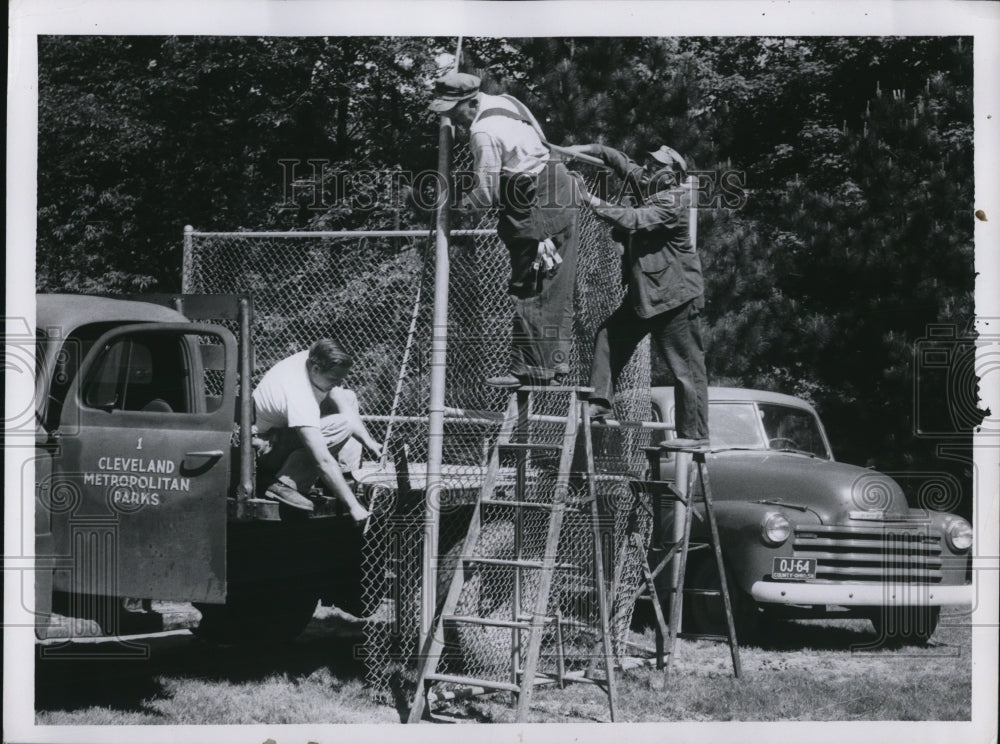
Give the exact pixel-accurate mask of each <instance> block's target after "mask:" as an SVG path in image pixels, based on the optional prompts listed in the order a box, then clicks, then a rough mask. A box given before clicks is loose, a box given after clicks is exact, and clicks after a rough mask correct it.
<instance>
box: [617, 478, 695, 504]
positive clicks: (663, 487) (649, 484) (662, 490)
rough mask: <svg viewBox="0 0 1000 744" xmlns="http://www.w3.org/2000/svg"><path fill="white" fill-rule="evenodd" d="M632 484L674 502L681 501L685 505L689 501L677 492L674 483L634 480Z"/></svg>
mask: <svg viewBox="0 0 1000 744" xmlns="http://www.w3.org/2000/svg"><path fill="white" fill-rule="evenodd" d="M631 483H633V484H635V486H637V487H638V488H639V490H641V491H645V492H646V493H649V494H653V495H654V496H663V497H666V498H668V499H670V500H672V501H680V502H681V503H685V504H686V503H687V501H688V499H687V498H685V497H684V496H682V495H681V494H680V493H679V492H678V491H677V489H676V488H675V487H674V484H673V482H672V481H658V480H634V481H631Z"/></svg>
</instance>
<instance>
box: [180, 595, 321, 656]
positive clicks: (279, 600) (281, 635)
mask: <svg viewBox="0 0 1000 744" xmlns="http://www.w3.org/2000/svg"><path fill="white" fill-rule="evenodd" d="M318 601H319V597H318V596H317V595H316V594H315V593H313V592H308V591H294V592H293V591H288V592H267V593H265V592H260V593H245V594H244V593H240V594H236V595H235V596H234V595H230V597H229V598H228V599H227V600H226V603H225V604H221V605H217V604H195V608H196V609H197V610H198V611H199V612H200V613H201V622H199V623H198V626H197V627H195V628H192V629H191V632H192V633H193V634H194V635H195V636H196V637H198V638H199V639H201V640H203V641H206V642H207V643H212V644H219V645H226V646H231V645H241V644H246V643H287V642H288V641H291V640H293V639H294V638H295V637H296V636H298V635H299V634H300V633H301V632H302V631H303V630H304V629H305V627H306V625H308V624H309V621H310V620H311V619H312V616H313V613H314V612H315V610H316V604H317V602H318Z"/></svg>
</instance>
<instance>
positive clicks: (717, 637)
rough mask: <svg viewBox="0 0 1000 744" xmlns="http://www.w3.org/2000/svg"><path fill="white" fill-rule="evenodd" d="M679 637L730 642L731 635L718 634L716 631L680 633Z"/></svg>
mask: <svg viewBox="0 0 1000 744" xmlns="http://www.w3.org/2000/svg"><path fill="white" fill-rule="evenodd" d="M677 637H678V638H686V639H688V640H692V641H725V642H726V643H729V636H724V635H718V634H716V633H678V634H677Z"/></svg>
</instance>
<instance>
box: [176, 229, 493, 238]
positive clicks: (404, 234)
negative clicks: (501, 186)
mask: <svg viewBox="0 0 1000 744" xmlns="http://www.w3.org/2000/svg"><path fill="white" fill-rule="evenodd" d="M184 234H185V235H190V236H192V237H205V238H431V237H432V236H433V235H434V231H433V230H316V231H314V232H309V231H306V230H284V231H274V232H266V231H264V232H261V231H246V232H241V231H236V232H208V231H203V230H187V229H185V230H184ZM449 234H450V235H454V236H458V237H463V236H472V237H480V236H483V237H486V236H493V235H496V230H452V231H450V233H449Z"/></svg>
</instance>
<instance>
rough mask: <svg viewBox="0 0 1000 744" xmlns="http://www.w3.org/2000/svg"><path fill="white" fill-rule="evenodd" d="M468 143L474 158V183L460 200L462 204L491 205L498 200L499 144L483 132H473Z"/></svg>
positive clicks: (485, 206) (480, 206) (500, 153)
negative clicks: (470, 189)
mask: <svg viewBox="0 0 1000 744" xmlns="http://www.w3.org/2000/svg"><path fill="white" fill-rule="evenodd" d="M470 144H471V147H472V156H473V158H474V160H475V175H476V184H475V186H473V188H472V191H470V192H469V194H468V195H467V196H466V197H465V198H464V199H463V200H462V206H463V207H474V208H475V207H479V208H487V207H492V206H494V205H496V204H497V203H498V201H499V193H500V168H501V166H502V152H501V149H500V145H499V143H498V142H497V141H496V140H494V139H493V138H492V137H491V136H489V135H488V134H486V133H484V132H477V133H475V134H473V135H472V138H471V140H470Z"/></svg>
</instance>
